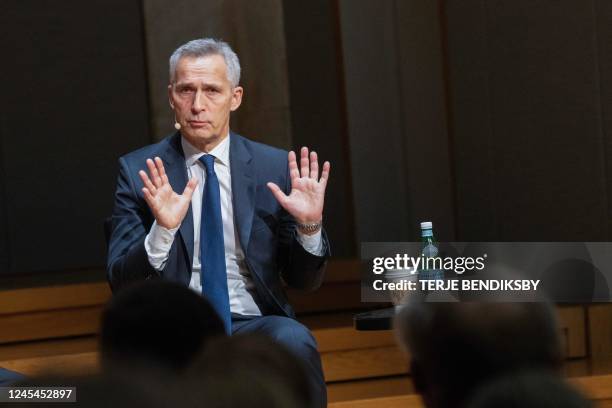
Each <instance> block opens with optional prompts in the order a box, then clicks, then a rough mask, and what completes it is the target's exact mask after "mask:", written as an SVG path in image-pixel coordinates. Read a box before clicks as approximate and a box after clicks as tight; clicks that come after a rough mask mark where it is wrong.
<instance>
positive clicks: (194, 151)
mask: <svg viewBox="0 0 612 408" xmlns="http://www.w3.org/2000/svg"><path fill="white" fill-rule="evenodd" d="M181 145H182V147H183V154H184V155H185V164H187V166H188V167H189V166H191V165H193V163H195V162H196V161H197V160H198V159H199V158H200V157H202V156H204V155H205V154H206V153H204V152H202V151H200V150H199V149H198V148H197V147H195V146H194V145H192V144H191V143H189V142H188V141H187V139H185V137H183V136H182V135H181ZM229 145H230V135H229V134H228V135H227V137H226V138H225V139H223V140H222V141H221V143H219V144H218V145H217V146H215V148H214V149H212V150H211V151H210V152H208V154H212V155H213V156H215V162H216V163H220V164H222V165H224V166H229Z"/></svg>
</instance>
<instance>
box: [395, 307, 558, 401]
mask: <svg viewBox="0 0 612 408" xmlns="http://www.w3.org/2000/svg"><path fill="white" fill-rule="evenodd" d="M396 327H397V334H398V336H399V339H400V343H401V344H402V345H403V346H404V347H405V348H406V349H407V351H408V353H409V355H410V358H411V361H410V369H411V374H412V378H413V380H414V384H415V388H416V390H417V391H418V392H419V393H420V394H421V395H422V396H423V399H424V401H425V404H426V405H427V406H428V407H429V408H443V407H463V406H464V404H465V401H466V400H467V398H469V397H470V395H471V394H472V392H473V391H474V390H475V389H476V388H477V387H479V386H480V385H482V384H483V383H484V382H486V381H489V380H491V379H493V378H496V377H500V376H503V375H507V374H510V373H516V372H519V371H523V370H531V369H537V370H550V371H556V370H558V369H559V367H560V364H561V346H560V341H559V337H558V334H557V322H556V319H555V315H554V312H553V310H552V308H551V306H550V305H549V304H547V303H544V302H540V303H434V302H431V303H426V302H418V301H414V302H411V303H409V304H407V305H406V306H405V307H404V308H403V309H402V311H401V312H400V314H399V315H398V317H397V321H396Z"/></svg>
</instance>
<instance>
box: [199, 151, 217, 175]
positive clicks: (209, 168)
mask: <svg viewBox="0 0 612 408" xmlns="http://www.w3.org/2000/svg"><path fill="white" fill-rule="evenodd" d="M198 160H200V161H201V162H202V163H203V164H204V167H206V174H214V173H215V156H213V155H212V154H205V155H204V156H201V157H200V158H199V159H198Z"/></svg>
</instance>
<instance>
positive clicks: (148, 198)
mask: <svg viewBox="0 0 612 408" xmlns="http://www.w3.org/2000/svg"><path fill="white" fill-rule="evenodd" d="M142 194H143V195H144V199H145V201H146V203H147V205H148V206H149V208H150V209H153V203H154V202H155V198H154V197H153V195H152V194H151V192H150V191H149V189H148V188H146V187H143V188H142Z"/></svg>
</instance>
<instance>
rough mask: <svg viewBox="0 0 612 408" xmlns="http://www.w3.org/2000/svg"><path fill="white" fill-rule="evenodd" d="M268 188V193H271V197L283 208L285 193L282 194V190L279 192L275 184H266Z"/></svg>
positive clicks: (285, 199)
mask: <svg viewBox="0 0 612 408" xmlns="http://www.w3.org/2000/svg"><path fill="white" fill-rule="evenodd" d="M267 186H268V188H269V189H270V191H272V195H273V196H274V198H276V201H278V203H279V204H280V205H281V206H282V207H283V208H285V204H286V201H287V196H286V195H285V193H284V192H283V190H281V189H280V188H279V187H278V186H277V185H276V184H274V183H268V184H267Z"/></svg>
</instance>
